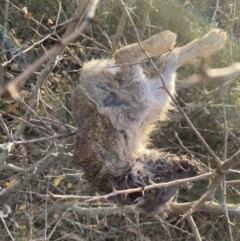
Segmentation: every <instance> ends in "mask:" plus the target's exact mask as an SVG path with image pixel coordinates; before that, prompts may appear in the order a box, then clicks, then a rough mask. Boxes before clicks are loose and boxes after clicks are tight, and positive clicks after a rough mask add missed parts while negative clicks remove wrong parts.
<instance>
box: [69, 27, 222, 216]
mask: <svg viewBox="0 0 240 241" xmlns="http://www.w3.org/2000/svg"><path fill="white" fill-rule="evenodd" d="M225 38H226V33H225V32H223V31H221V30H219V29H214V30H212V31H210V32H209V33H208V34H206V35H205V36H204V37H202V38H199V39H196V40H194V41H192V42H190V43H189V44H187V45H185V46H183V47H179V48H174V45H175V42H176V34H175V33H173V32H171V31H164V32H161V33H159V34H157V35H154V36H152V37H150V38H149V39H147V40H144V41H143V42H141V46H140V45H139V43H134V44H131V45H128V46H125V47H123V48H121V49H119V50H118V51H116V53H115V54H114V55H113V58H112V59H94V60H91V61H89V62H86V63H85V64H84V65H83V68H82V72H81V78H80V82H79V84H78V85H77V86H76V87H75V88H74V90H73V93H72V114H73V117H74V119H75V122H76V125H77V128H78V134H77V142H76V152H77V154H76V155H75V159H76V161H77V162H78V163H79V165H80V167H81V168H82V169H83V171H84V173H85V177H86V179H87V180H88V181H89V182H90V183H91V184H92V186H93V187H95V188H96V189H97V190H99V191H101V192H103V193H109V192H112V191H113V189H117V190H124V189H128V188H135V187H143V189H144V186H146V185H149V184H152V183H161V182H167V181H173V180H177V179H182V178H187V177H193V176H196V175H198V171H199V168H198V165H197V163H196V161H194V160H190V159H188V158H187V157H186V156H177V155H175V154H172V153H169V152H164V151H158V150H155V149H148V148H147V143H148V137H149V134H150V132H151V131H152V130H153V129H154V127H155V125H156V122H157V121H163V120H164V119H165V118H166V116H167V113H168V110H169V109H171V98H170V96H169V94H168V93H167V92H166V90H165V89H164V88H163V82H162V81H164V83H165V85H166V87H167V89H168V91H169V92H170V94H171V95H174V94H175V73H176V70H177V69H178V68H179V67H180V66H182V65H184V64H189V63H193V62H195V61H197V60H198V59H202V58H206V57H209V56H210V55H212V54H213V53H215V52H216V51H218V50H219V49H220V48H221V47H222V45H223V44H224V41H225ZM143 50H145V51H146V52H147V53H148V55H149V57H156V56H161V57H160V59H159V61H158V62H157V67H158V69H159V71H160V73H162V79H161V77H160V76H159V73H157V72H156V73H154V74H153V75H152V77H151V78H148V77H147V76H146V75H145V74H144V70H143V68H142V67H141V65H140V63H141V61H142V60H144V59H146V58H147V55H146V54H145V53H144V51H143ZM179 187H180V185H179V184H175V185H172V186H169V187H167V188H155V189H152V190H150V191H144V192H138V193H132V194H128V195H117V196H115V197H113V198H111V201H113V202H115V203H118V204H120V205H134V206H135V207H137V208H138V209H139V210H141V211H143V212H146V213H148V214H156V213H163V212H165V211H166V210H168V209H169V207H170V203H171V202H172V200H173V199H174V197H175V195H176V193H177V191H178V189H179Z"/></svg>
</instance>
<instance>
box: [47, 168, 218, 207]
mask: <svg viewBox="0 0 240 241" xmlns="http://www.w3.org/2000/svg"><path fill="white" fill-rule="evenodd" d="M214 175H215V172H210V173H206V174H202V175H199V176H196V177H190V178H185V179H180V180H175V181H171V182H166V183H154V184H152V185H148V186H145V187H138V188H132V189H125V190H113V192H111V193H109V194H106V195H102V196H93V197H90V198H86V197H85V196H75V195H55V194H53V193H49V194H50V195H51V196H52V197H53V198H57V199H77V200H85V201H86V202H95V201H99V200H107V199H108V198H110V197H113V196H116V195H122V194H129V193H134V192H142V191H143V190H144V191H147V190H151V189H155V188H160V187H169V186H172V185H175V184H183V183H186V182H194V181H198V180H202V179H206V178H209V177H213V176H214Z"/></svg>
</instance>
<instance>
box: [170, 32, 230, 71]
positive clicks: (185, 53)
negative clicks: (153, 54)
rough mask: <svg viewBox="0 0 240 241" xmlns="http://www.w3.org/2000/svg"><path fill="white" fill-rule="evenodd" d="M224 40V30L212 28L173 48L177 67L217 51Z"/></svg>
mask: <svg viewBox="0 0 240 241" xmlns="http://www.w3.org/2000/svg"><path fill="white" fill-rule="evenodd" d="M225 40H226V32H224V31H222V30H220V29H214V30H212V31H210V32H209V33H207V34H206V35H205V36H204V37H202V38H199V39H195V40H194V41H192V42H190V43H189V44H187V45H185V46H183V47H180V48H176V49H174V50H173V53H172V54H174V55H176V56H177V61H178V63H177V65H178V67H180V66H182V65H184V64H189V63H194V62H195V61H196V60H198V59H202V58H206V57H209V56H211V55H212V54H214V53H215V52H217V51H218V50H219V49H220V48H221V47H222V46H223V44H224V42H225Z"/></svg>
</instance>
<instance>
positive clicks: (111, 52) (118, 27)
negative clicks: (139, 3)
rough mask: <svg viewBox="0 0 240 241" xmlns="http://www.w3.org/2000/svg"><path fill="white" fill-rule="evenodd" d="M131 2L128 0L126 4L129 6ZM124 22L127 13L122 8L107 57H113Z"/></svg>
mask: <svg viewBox="0 0 240 241" xmlns="http://www.w3.org/2000/svg"><path fill="white" fill-rule="evenodd" d="M132 4H133V0H128V2H127V5H128V7H129V8H130V7H131V6H132ZM126 22H127V14H126V11H125V10H123V12H122V16H121V18H120V20H119V22H118V26H117V30H116V34H115V38H114V40H113V43H112V49H111V51H110V54H109V58H112V57H113V55H114V53H115V52H116V50H117V47H118V46H119V42H120V38H121V36H122V32H123V29H124V27H125V24H126Z"/></svg>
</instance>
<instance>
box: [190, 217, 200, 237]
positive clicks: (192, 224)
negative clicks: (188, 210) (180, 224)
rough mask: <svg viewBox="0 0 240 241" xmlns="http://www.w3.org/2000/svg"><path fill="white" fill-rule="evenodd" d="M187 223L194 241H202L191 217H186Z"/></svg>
mask: <svg viewBox="0 0 240 241" xmlns="http://www.w3.org/2000/svg"><path fill="white" fill-rule="evenodd" d="M187 221H188V224H189V226H190V228H191V230H192V232H193V235H194V240H195V241H202V238H201V236H200V233H199V231H198V228H197V225H196V223H195V222H194V219H193V217H192V216H191V215H190V216H188V217H187Z"/></svg>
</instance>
